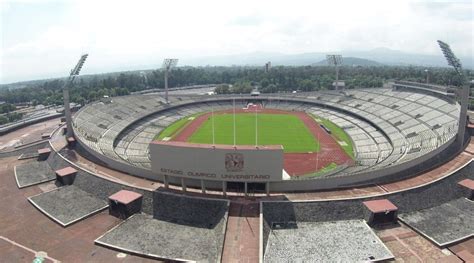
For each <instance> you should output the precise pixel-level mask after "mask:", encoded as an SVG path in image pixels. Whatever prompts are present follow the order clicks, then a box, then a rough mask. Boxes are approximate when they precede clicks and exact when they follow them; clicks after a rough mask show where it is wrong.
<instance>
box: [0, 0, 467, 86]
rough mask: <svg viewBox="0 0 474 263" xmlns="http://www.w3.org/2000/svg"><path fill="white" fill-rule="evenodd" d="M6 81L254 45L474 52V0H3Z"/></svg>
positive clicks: (286, 49) (2, 77) (0, 61)
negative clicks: (80, 64) (80, 66)
mask: <svg viewBox="0 0 474 263" xmlns="http://www.w3.org/2000/svg"><path fill="white" fill-rule="evenodd" d="M0 9H1V21H0V25H1V31H0V33H1V34H0V38H1V42H2V46H1V53H0V83H9V82H14V81H20V80H29V79H36V78H51V77H58V76H64V75H67V74H68V71H69V68H71V67H73V66H74V64H75V63H76V61H77V59H78V58H79V56H80V55H81V54H82V53H86V52H87V53H89V54H90V57H89V60H88V61H87V62H86V65H85V66H84V70H83V73H84V74H87V73H97V72H108V71H111V70H114V68H119V67H118V65H121V66H122V67H120V68H123V65H135V66H137V65H138V66H139V65H153V64H160V62H161V60H162V59H163V58H164V57H177V58H192V57H202V56H216V55H228V54H229V55H230V54H242V53H249V52H256V51H265V52H281V53H286V54H294V53H304V52H331V51H332V52H335V51H342V50H370V49H374V48H378V47H386V48H390V49H394V50H401V51H405V52H410V53H420V54H433V55H439V50H438V47H437V46H436V42H435V40H437V39H442V40H445V41H446V42H448V43H449V44H450V45H451V47H452V48H453V50H455V53H456V54H457V55H458V56H467V57H472V51H473V48H472V46H473V41H472V30H473V15H472V13H473V8H472V1H471V0H462V1H447V0H443V1H436V0H433V1H424V0H423V1H421V0H417V1H409V0H390V1H388V0H374V1H369V0H367V1H366V0H357V1H355V0H348V1H339V0H322V1H317V0H309V1H299V0H286V1H275V0H271V1H265V0H248V1H247V0H237V1H235V0H233V1H225V0H220V1H208V0H198V1H192V0H189V1H182V0H169V1H159V0H155V1H137V0H134V1H117V0H116V1H99V0H96V1H87V0H86V1H84V0H82V1H32V0H30V1H8V0H7V1H5V0H0Z"/></svg>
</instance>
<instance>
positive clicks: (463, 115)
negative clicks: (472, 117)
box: [438, 40, 469, 149]
mask: <svg viewBox="0 0 474 263" xmlns="http://www.w3.org/2000/svg"><path fill="white" fill-rule="evenodd" d="M438 45H439V47H440V48H441V51H442V52H443V54H444V57H445V58H446V60H447V61H448V65H450V66H452V67H453V68H454V71H455V72H456V73H457V75H458V76H459V77H461V83H462V84H461V85H462V87H461V89H460V90H457V93H458V96H459V98H460V102H461V112H460V113H459V126H458V134H457V138H456V140H457V141H458V144H459V148H460V149H462V147H463V142H464V133H465V131H466V120H467V104H468V100H469V83H468V81H467V78H466V76H464V74H463V69H462V65H461V61H460V60H459V59H458V58H457V57H456V56H455V55H454V53H453V51H452V50H451V47H450V46H449V45H448V44H446V43H445V42H443V41H441V40H438Z"/></svg>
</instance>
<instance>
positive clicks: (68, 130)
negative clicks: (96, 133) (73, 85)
mask: <svg viewBox="0 0 474 263" xmlns="http://www.w3.org/2000/svg"><path fill="white" fill-rule="evenodd" d="M68 85H69V81H68V82H67V83H66V84H65V86H64V88H63V99H64V115H65V117H66V127H67V128H66V138H67V137H72V136H73V134H74V133H73V132H72V116H71V109H70V108H69V87H68Z"/></svg>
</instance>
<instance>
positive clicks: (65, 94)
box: [63, 54, 89, 138]
mask: <svg viewBox="0 0 474 263" xmlns="http://www.w3.org/2000/svg"><path fill="white" fill-rule="evenodd" d="M88 56H89V54H84V55H82V56H81V58H80V59H79V61H78V62H77V64H76V66H75V67H74V68H73V69H71V72H70V73H69V78H68V79H67V81H66V83H65V84H64V86H63V99H64V115H65V117H66V138H67V137H71V136H73V132H72V117H71V108H70V107H69V86H71V85H72V83H73V82H74V79H75V78H76V76H78V75H79V72H81V69H82V66H83V65H84V63H85V62H86V59H87V57H88Z"/></svg>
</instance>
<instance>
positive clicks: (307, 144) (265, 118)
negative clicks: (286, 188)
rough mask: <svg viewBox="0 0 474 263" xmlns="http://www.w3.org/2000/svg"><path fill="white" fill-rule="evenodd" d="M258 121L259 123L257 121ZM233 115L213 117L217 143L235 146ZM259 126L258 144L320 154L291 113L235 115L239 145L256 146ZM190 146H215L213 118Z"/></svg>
mask: <svg viewBox="0 0 474 263" xmlns="http://www.w3.org/2000/svg"><path fill="white" fill-rule="evenodd" d="M255 118H257V122H256V121H255ZM233 122H234V116H233V114H231V113H226V114H216V115H214V136H215V143H216V144H228V145H233V144H234V125H233ZM256 123H257V134H258V145H283V149H284V152H286V153H306V152H318V151H319V142H318V141H317V140H316V138H314V136H313V135H312V134H311V132H310V131H309V130H308V128H307V127H306V125H305V124H304V123H303V122H302V121H301V120H300V119H299V118H298V117H297V116H294V115H291V114H265V113H262V114H258V115H257V117H256V116H255V114H254V113H238V114H235V130H236V132H235V137H236V144H237V145H255V125H256ZM188 142H191V143H206V144H212V117H211V116H209V118H208V119H207V120H206V121H205V122H204V123H203V124H202V125H201V127H199V129H198V130H197V131H196V132H195V133H194V134H193V135H192V136H191V137H190V138H189V139H188Z"/></svg>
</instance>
